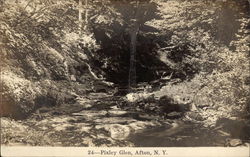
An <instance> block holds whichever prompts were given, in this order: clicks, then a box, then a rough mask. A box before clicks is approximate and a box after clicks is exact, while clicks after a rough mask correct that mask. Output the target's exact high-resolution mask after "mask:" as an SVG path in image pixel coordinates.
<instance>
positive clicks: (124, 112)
mask: <svg viewBox="0 0 250 157" xmlns="http://www.w3.org/2000/svg"><path fill="white" fill-rule="evenodd" d="M120 101H121V97H119V96H116V97H115V96H112V95H108V94H105V93H91V94H89V95H87V96H85V97H81V98H77V101H76V103H74V104H63V105H60V106H55V107H42V108H40V109H39V110H37V112H35V113H34V114H32V115H31V116H30V117H28V118H27V119H24V120H19V121H11V122H9V121H8V119H5V118H3V119H2V124H4V125H3V126H4V127H5V129H4V130H8V127H9V129H12V130H11V132H13V135H8V136H12V137H4V136H7V133H3V137H4V138H3V139H7V138H8V140H7V141H8V142H7V143H5V144H6V145H17V144H21V145H50V146H138V147H177V146H184V147H185V146H224V144H225V140H226V138H227V137H226V136H222V135H220V134H218V133H216V132H213V131H211V130H209V129H208V128H205V127H203V126H202V125H201V124H198V123H193V122H190V121H187V120H185V118H179V119H174V120H170V119H162V118H159V116H154V115H150V114H147V113H142V112H140V111H133V110H131V109H129V108H128V109H121V108H119V107H117V106H119V103H120ZM16 123H17V124H16ZM13 124H14V125H13Z"/></svg>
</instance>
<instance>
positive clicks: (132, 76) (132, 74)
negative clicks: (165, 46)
mask: <svg viewBox="0 0 250 157" xmlns="http://www.w3.org/2000/svg"><path fill="white" fill-rule="evenodd" d="M139 11H140V9H139V2H138V1H137V6H136V12H135V19H134V23H133V26H132V30H131V34H130V37H131V38H130V66H129V78H128V87H129V90H130V91H132V89H133V88H134V87H135V86H136V45H137V35H138V33H139V29H140V24H139Z"/></svg>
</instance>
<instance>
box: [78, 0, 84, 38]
mask: <svg viewBox="0 0 250 157" xmlns="http://www.w3.org/2000/svg"><path fill="white" fill-rule="evenodd" d="M78 8H79V15H78V21H79V34H81V33H82V12H83V10H82V0H79V4H78Z"/></svg>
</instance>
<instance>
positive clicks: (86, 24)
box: [84, 0, 89, 30]
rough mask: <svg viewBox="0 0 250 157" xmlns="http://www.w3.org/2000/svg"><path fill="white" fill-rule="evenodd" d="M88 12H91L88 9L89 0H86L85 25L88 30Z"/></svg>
mask: <svg viewBox="0 0 250 157" xmlns="http://www.w3.org/2000/svg"><path fill="white" fill-rule="evenodd" d="M88 14H89V11H88V0H85V26H84V30H86V29H87V26H88Z"/></svg>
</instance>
